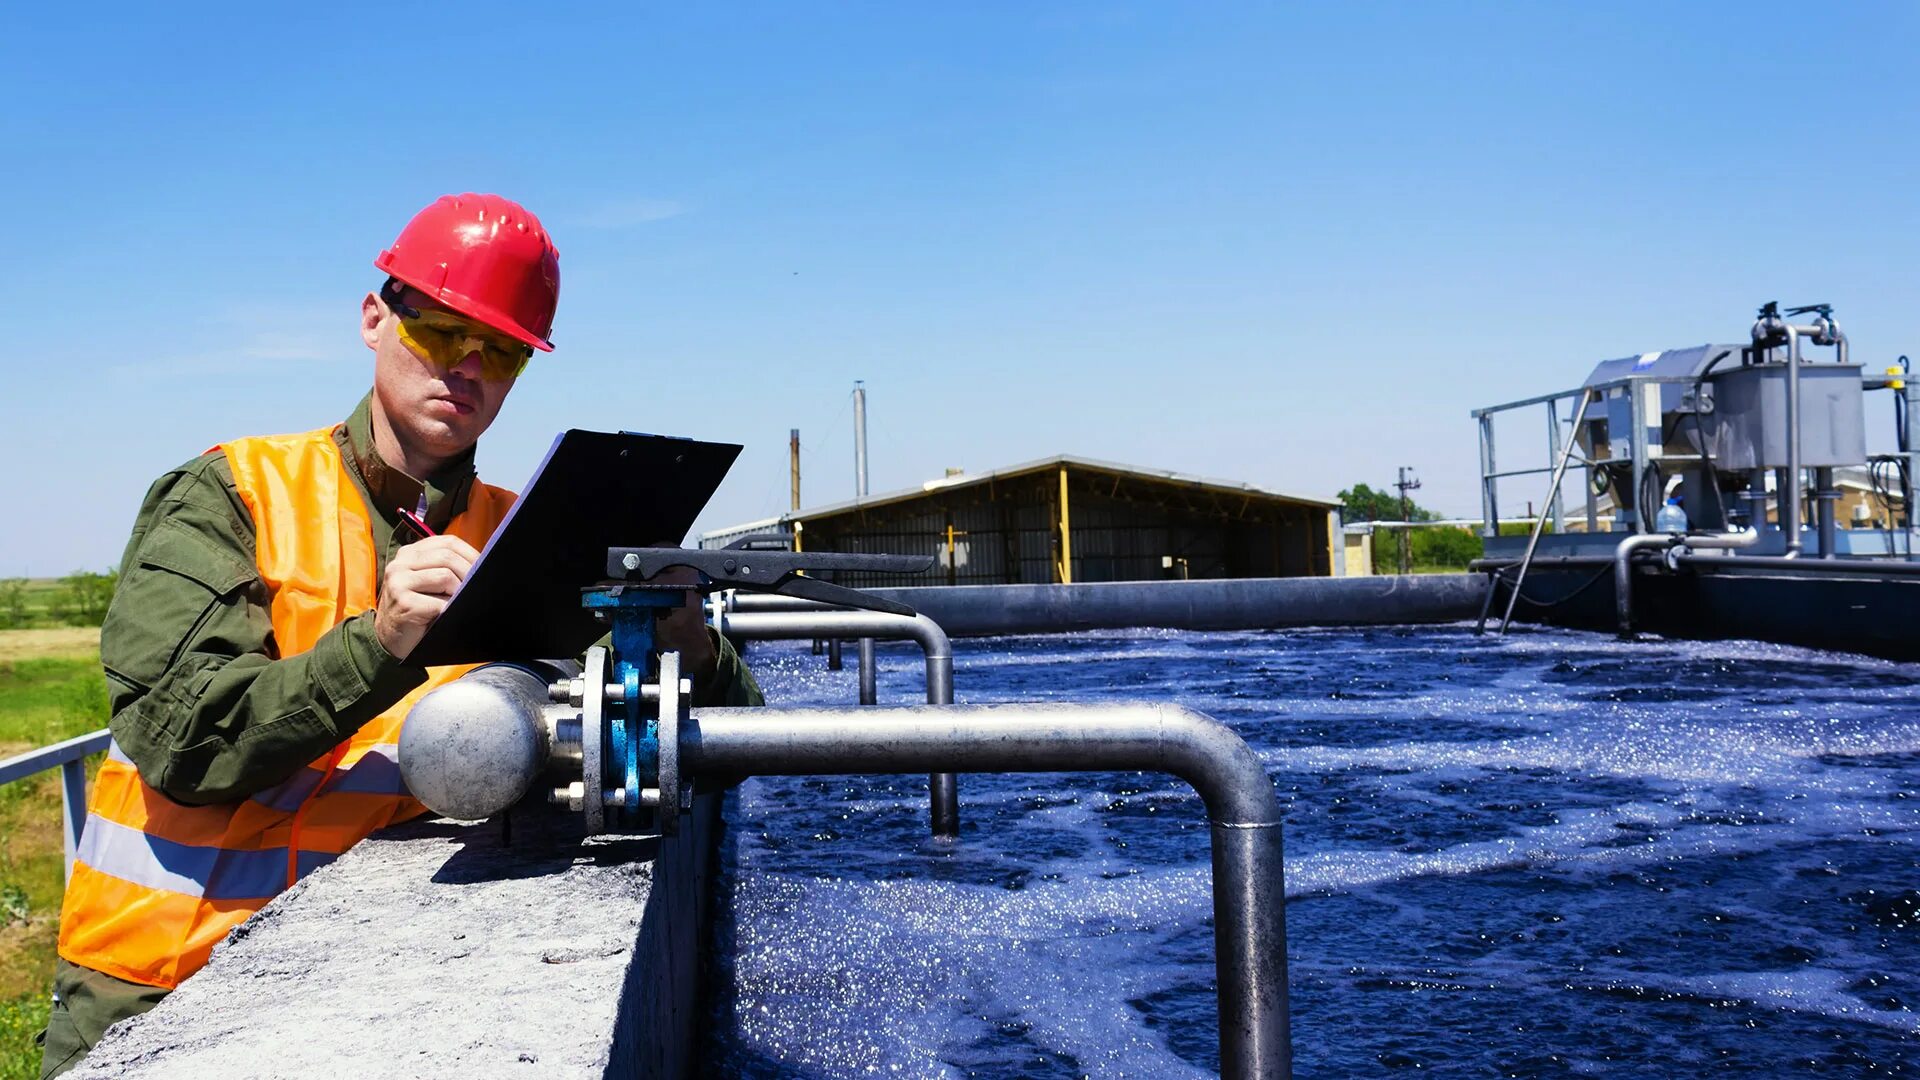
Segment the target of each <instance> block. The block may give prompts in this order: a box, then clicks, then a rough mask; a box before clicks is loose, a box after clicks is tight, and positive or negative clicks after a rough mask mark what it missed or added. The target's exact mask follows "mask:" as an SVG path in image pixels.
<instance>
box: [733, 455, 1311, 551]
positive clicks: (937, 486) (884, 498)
mask: <svg viewBox="0 0 1920 1080" xmlns="http://www.w3.org/2000/svg"><path fill="white" fill-rule="evenodd" d="M1063 465H1064V466H1066V467H1068V468H1070V469H1075V470H1082V471H1091V472H1104V473H1109V474H1118V475H1122V476H1126V477H1129V478H1133V479H1138V480H1145V481H1150V482H1155V483H1162V484H1174V485H1178V486H1180V487H1184V488H1188V489H1190V490H1195V491H1209V492H1214V493H1217V494H1222V495H1237V496H1241V497H1243V498H1244V497H1246V496H1249V495H1251V496H1254V497H1256V498H1260V499H1271V500H1275V501H1279V502H1289V503H1294V504H1297V505H1303V506H1317V507H1322V508H1325V509H1329V510H1330V509H1333V508H1334V507H1337V506H1339V505H1340V503H1339V502H1338V501H1337V500H1333V499H1323V498H1317V497H1314V496H1311V495H1289V494H1286V493H1284V492H1278V491H1269V490H1267V489H1265V488H1261V487H1255V486H1254V485H1252V484H1247V483H1241V482H1239V481H1235V480H1212V479H1208V478H1206V477H1201V476H1189V475H1187V474H1186V473H1179V472H1174V471H1172V470H1170V469H1142V468H1138V467H1135V466H1132V465H1121V464H1118V463H1115V462H1111V461H1099V460H1097V459H1094V458H1084V457H1078V456H1076V455H1073V454H1055V455H1054V456H1052V457H1047V458H1041V459H1039V460H1037V461H1027V462H1022V463H1021V464H1018V465H1008V466H1006V467H1004V468H999V469H991V470H989V471H987V472H980V473H961V474H958V475H955V476H945V477H941V478H940V479H938V480H929V481H927V482H926V483H924V484H921V485H920V486H919V487H911V488H902V489H900V490H897V491H886V492H881V493H880V494H878V495H869V496H867V497H866V498H863V499H847V500H844V501H842V502H835V503H827V504H825V505H822V506H811V507H803V508H801V509H799V510H795V511H793V512H791V513H787V514H782V515H781V516H780V517H779V518H776V519H772V520H770V521H768V522H766V523H765V524H767V525H771V524H773V523H774V522H777V521H811V520H814V519H816V518H823V517H831V516H833V515H835V514H841V513H845V512H847V511H850V510H860V509H871V508H873V507H876V506H886V505H889V504H892V503H901V502H908V501H911V500H913V499H918V498H924V497H925V496H927V495H930V494H932V493H934V492H938V491H953V490H958V489H962V488H968V487H976V486H978V485H981V484H987V483H991V482H993V481H996V480H1009V479H1013V478H1015V477H1020V476H1028V475H1031V474H1033V473H1039V472H1047V471H1050V470H1053V469H1058V468H1060V467H1061V466H1063ZM755 524H756V525H758V524H761V523H757V522H756V523H755ZM742 528H743V526H737V525H736V526H732V527H729V528H725V529H715V530H713V531H712V532H709V533H707V534H705V535H707V536H714V535H717V534H719V533H727V532H734V531H736V530H739V529H742Z"/></svg>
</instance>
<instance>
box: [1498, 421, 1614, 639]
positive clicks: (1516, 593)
mask: <svg viewBox="0 0 1920 1080" xmlns="http://www.w3.org/2000/svg"><path fill="white" fill-rule="evenodd" d="M1594 396H1595V395H1593V394H1590V393H1585V392H1582V393H1581V395H1580V408H1579V409H1578V410H1577V411H1575V412H1574V414H1573V430H1574V435H1575V437H1574V438H1570V439H1568V440H1567V448H1566V451H1565V452H1564V453H1562V454H1561V455H1560V464H1558V465H1556V466H1554V470H1553V483H1552V485H1551V486H1549V487H1548V488H1547V501H1546V503H1545V504H1544V505H1545V506H1547V507H1549V508H1551V507H1552V506H1553V501H1554V500H1555V499H1557V498H1559V496H1560V481H1561V480H1562V479H1563V478H1564V477H1565V476H1566V475H1567V462H1568V461H1569V460H1571V459H1572V458H1573V448H1574V447H1575V446H1576V445H1577V444H1578V436H1579V432H1580V424H1581V422H1582V421H1583V420H1585V419H1586V418H1587V406H1589V405H1591V404H1593V399H1594ZM1546 526H1547V515H1546V514H1544V513H1543V514H1541V515H1540V519H1539V520H1538V521H1535V522H1534V523H1533V532H1532V533H1530V534H1529V535H1528V536H1527V551H1526V554H1524V555H1522V556H1520V570H1519V572H1518V573H1517V574H1515V575H1514V579H1513V594H1512V595H1511V596H1509V597H1507V613H1506V615H1505V616H1503V617H1502V618H1501V620H1500V635H1501V636H1502V637H1505V636H1506V633H1507V627H1508V626H1511V625H1512V624H1513V608H1514V605H1515V604H1518V603H1519V602H1520V586H1522V585H1524V584H1526V582H1527V567H1528V565H1530V564H1531V563H1532V562H1533V553H1534V551H1535V550H1537V549H1538V548H1539V546H1540V533H1541V531H1542V530H1543V529H1545V528H1546ZM1493 580H1494V581H1498V580H1499V578H1498V576H1496V577H1494V579H1493ZM1488 588H1492V585H1491V584H1489V585H1488Z"/></svg>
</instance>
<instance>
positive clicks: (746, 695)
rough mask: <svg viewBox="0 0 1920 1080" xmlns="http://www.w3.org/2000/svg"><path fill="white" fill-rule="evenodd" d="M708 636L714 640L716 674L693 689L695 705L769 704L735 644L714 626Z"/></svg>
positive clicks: (714, 672) (720, 706)
mask: <svg viewBox="0 0 1920 1080" xmlns="http://www.w3.org/2000/svg"><path fill="white" fill-rule="evenodd" d="M707 633H708V634H709V635H711V636H712V637H713V646H714V664H713V675H712V676H711V677H710V678H707V679H705V680H703V681H702V683H701V684H700V685H698V686H695V687H694V688H693V699H694V701H695V703H697V704H700V705H708V706H712V707H714V708H731V707H734V706H743V705H756V706H757V705H765V704H766V703H767V699H766V698H765V697H763V696H761V694H760V684H759V683H758V682H755V681H754V678H753V672H752V671H749V670H748V669H747V664H746V661H744V660H742V659H740V653H739V651H738V650H736V649H735V648H734V647H733V642H731V641H728V640H727V639H726V636H725V635H723V634H721V633H720V632H719V631H717V630H715V629H713V628H712V627H708V628H707Z"/></svg>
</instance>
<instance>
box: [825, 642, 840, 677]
mask: <svg viewBox="0 0 1920 1080" xmlns="http://www.w3.org/2000/svg"><path fill="white" fill-rule="evenodd" d="M840 667H841V664H840V639H839V638H837V637H830V638H828V639H827V670H828V671H839V670H840Z"/></svg>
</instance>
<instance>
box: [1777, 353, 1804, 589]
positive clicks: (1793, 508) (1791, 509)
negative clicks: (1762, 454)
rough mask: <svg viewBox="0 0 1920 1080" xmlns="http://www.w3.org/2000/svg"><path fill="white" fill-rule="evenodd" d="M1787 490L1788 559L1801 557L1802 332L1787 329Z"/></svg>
mask: <svg viewBox="0 0 1920 1080" xmlns="http://www.w3.org/2000/svg"><path fill="white" fill-rule="evenodd" d="M1786 330H1787V490H1786V491H1785V492H1783V493H1782V495H1783V496H1784V498H1785V500H1786V501H1785V504H1784V505H1785V510H1784V512H1783V513H1782V514H1781V520H1780V527H1781V528H1783V529H1786V530H1787V558H1789V559H1792V558H1797V557H1799V555H1800V547H1801V543H1800V525H1801V523H1802V521H1803V520H1804V511H1802V510H1801V508H1800V332H1799V331H1798V330H1796V329H1794V328H1793V327H1792V326H1791V325H1788V326H1787V328H1786Z"/></svg>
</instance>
